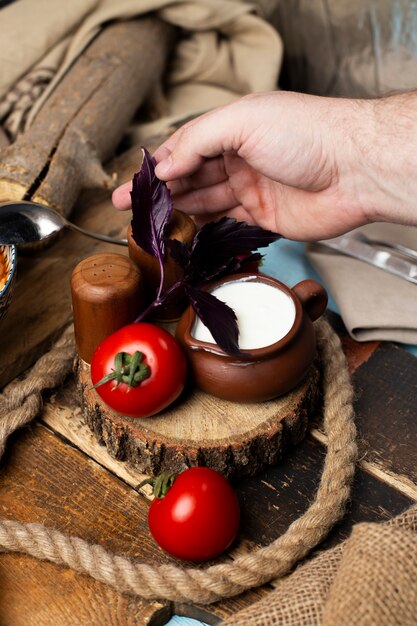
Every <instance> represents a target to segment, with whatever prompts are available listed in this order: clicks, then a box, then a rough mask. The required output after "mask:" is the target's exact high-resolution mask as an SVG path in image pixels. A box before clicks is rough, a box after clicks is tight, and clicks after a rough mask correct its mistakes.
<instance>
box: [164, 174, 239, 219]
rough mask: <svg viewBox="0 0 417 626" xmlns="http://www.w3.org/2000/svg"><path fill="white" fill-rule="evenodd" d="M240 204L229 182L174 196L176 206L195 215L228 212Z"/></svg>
mask: <svg viewBox="0 0 417 626" xmlns="http://www.w3.org/2000/svg"><path fill="white" fill-rule="evenodd" d="M238 204H239V202H238V201H237V199H236V196H235V194H234V193H233V191H232V189H231V187H230V185H229V183H228V181H224V182H221V183H219V184H218V185H211V186H210V187H203V188H201V189H194V190H190V191H188V192H186V193H184V194H180V195H175V196H174V206H175V208H176V209H179V210H180V211H184V212H185V213H191V214H193V215H198V214H209V213H218V212H219V211H228V210H230V209H233V208H234V207H236V206H237V205H238Z"/></svg>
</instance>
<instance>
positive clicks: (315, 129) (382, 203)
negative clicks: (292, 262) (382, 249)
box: [114, 92, 417, 240]
mask: <svg viewBox="0 0 417 626" xmlns="http://www.w3.org/2000/svg"><path fill="white" fill-rule="evenodd" d="M155 158H156V160H157V162H158V166H157V168H156V173H157V175H158V176H159V177H160V178H161V179H162V180H165V181H167V182H168V185H169V186H170V188H171V191H172V193H173V197H174V204H175V207H176V208H178V209H180V210H183V211H185V212H187V213H192V214H194V215H196V216H197V217H198V218H199V220H200V221H206V220H207V219H217V218H218V217H220V216H221V215H224V214H227V215H230V216H232V217H236V218H237V219H244V220H246V221H248V222H250V223H257V224H260V225H261V226H263V227H265V228H268V229H271V230H275V231H277V232H280V233H281V234H282V235H284V236H285V237H287V238H289V239H300V240H314V239H323V238H326V237H333V236H336V235H338V234H341V233H343V232H347V231H348V230H351V229H352V228H355V227H357V226H360V225H363V224H365V223H368V222H372V221H393V222H399V223H408V224H417V211H416V210H415V208H414V196H415V195H416V192H417V179H416V177H415V174H414V172H415V171H416V168H417V93H414V92H413V93H407V94H402V95H396V96H391V97H388V98H381V99H375V100H350V99H342V98H340V99H336V98H322V97H316V96H308V95H304V94H296V93H289V92H272V93H267V94H254V95H250V96H246V97H244V98H242V99H240V100H238V101H236V102H234V103H232V104H229V105H226V106H224V107H220V108H218V109H215V110H213V111H210V112H209V113H206V114H205V115H203V116H201V117H199V118H197V119H195V120H192V121H191V122H189V123H188V124H186V125H185V126H183V127H182V128H180V129H179V130H178V131H177V132H176V133H174V134H173V135H172V136H171V137H170V138H169V139H168V140H167V141H166V142H165V143H164V144H163V145H162V146H160V147H159V148H158V150H157V151H156V153H155ZM125 193H126V189H123V188H119V189H118V190H117V191H116V192H115V194H114V202H115V205H116V206H119V207H122V206H124V205H126V203H127V202H126V198H127V197H126V196H123V194H125Z"/></svg>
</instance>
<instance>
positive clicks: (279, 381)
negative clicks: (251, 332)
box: [176, 273, 327, 402]
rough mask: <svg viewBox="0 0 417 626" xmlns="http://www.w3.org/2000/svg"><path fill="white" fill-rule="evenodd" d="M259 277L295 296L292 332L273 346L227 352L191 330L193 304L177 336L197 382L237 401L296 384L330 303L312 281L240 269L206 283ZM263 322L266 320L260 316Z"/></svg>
mask: <svg viewBox="0 0 417 626" xmlns="http://www.w3.org/2000/svg"><path fill="white" fill-rule="evenodd" d="M237 280H242V281H243V282H247V281H260V282H263V283H265V284H267V285H271V286H272V287H275V288H276V289H281V290H282V291H283V292H285V293H286V294H287V295H288V296H289V297H290V298H291V300H292V301H293V303H294V307H295V319H294V323H293V325H292V327H291V329H290V331H289V332H288V333H287V334H286V335H285V336H284V337H283V338H282V339H280V340H279V341H277V342H275V343H272V344H271V345H269V346H266V347H262V348H256V349H251V350H242V353H241V355H239V356H231V355H228V354H226V353H225V352H224V351H223V350H222V349H221V348H219V346H218V345H217V344H215V343H208V342H205V341H199V340H198V339H196V338H195V337H193V336H192V335H191V331H192V329H193V325H194V322H195V320H196V315H195V313H194V311H193V309H192V308H191V306H189V307H188V308H187V309H186V310H185V312H184V313H183V315H182V316H181V318H180V320H179V322H178V326H177V331H176V338H177V340H178V341H179V343H180V344H181V345H182V347H183V349H184V350H185V353H186V355H187V358H188V362H189V371H190V372H191V374H192V376H193V378H194V382H195V384H196V385H197V387H199V388H200V389H202V390H203V391H206V392H207V393H209V394H211V395H213V396H216V397H218V398H223V399H225V400H231V401H234V402H262V401H265V400H271V399H273V398H276V397H278V396H280V395H282V394H284V393H287V392H288V391H290V390H291V389H294V388H295V387H296V386H297V385H298V384H299V383H300V382H301V381H302V380H303V379H304V378H305V376H306V374H307V372H308V370H309V368H310V366H311V365H312V363H313V360H314V357H315V354H316V339H315V333H314V326H313V321H314V320H316V319H317V318H319V317H320V315H321V314H322V313H323V312H324V311H325V309H326V306H327V293H326V291H325V289H324V288H323V287H322V286H321V285H320V284H319V283H317V282H316V281H314V280H304V281H302V282H300V283H298V284H297V285H295V287H293V288H292V289H290V288H289V287H287V286H286V285H284V284H283V283H281V282H280V281H278V280H275V279H274V278H270V277H267V276H263V275H262V274H247V273H246V274H236V275H234V276H229V277H226V278H223V279H221V280H218V281H214V282H212V283H211V284H210V285H207V286H206V289H208V290H209V291H213V290H214V289H216V288H217V287H219V286H221V285H223V284H225V283H226V282H231V281H237ZM259 323H260V324H262V320H259Z"/></svg>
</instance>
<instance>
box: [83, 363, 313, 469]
mask: <svg viewBox="0 0 417 626" xmlns="http://www.w3.org/2000/svg"><path fill="white" fill-rule="evenodd" d="M76 377H77V380H78V389H79V394H80V401H81V408H82V411H83V413H84V416H85V418H86V423H87V424H88V426H89V427H90V428H91V430H92V431H93V432H94V434H95V436H96V438H97V440H98V441H99V443H102V444H103V445H105V446H106V448H107V450H108V452H109V453H110V454H111V456H113V457H115V458H116V459H119V460H123V461H126V462H127V463H128V464H129V465H131V466H133V467H134V468H136V469H138V470H140V471H141V472H144V473H145V474H150V475H157V474H159V473H160V472H162V471H165V470H168V471H176V472H181V471H183V470H184V469H186V468H187V467H191V466H195V465H207V466H208V467H211V468H212V469H215V470H217V471H218V472H221V473H222V474H224V475H225V476H227V477H231V476H235V475H240V476H243V475H247V474H249V475H252V474H256V473H258V472H259V471H260V470H261V469H263V468H264V467H265V466H267V465H271V464H274V463H277V462H278V461H279V460H280V459H281V458H282V456H283V455H284V454H285V453H286V451H287V450H288V449H289V448H290V447H291V446H293V445H295V444H297V443H298V442H299V441H301V439H302V438H303V437H304V435H305V432H306V430H307V426H308V417H309V415H310V414H312V413H313V412H314V411H315V410H317V409H318V403H319V398H320V388H319V370H318V367H316V366H314V367H312V368H311V370H310V373H309V375H308V376H307V378H306V380H305V381H303V383H301V384H300V385H299V386H298V387H297V388H296V389H295V390H294V391H292V392H290V393H288V394H285V395H284V396H281V397H280V398H276V399H275V400H271V401H269V402H263V403H237V402H228V401H226V400H221V399H219V398H215V397H213V396H211V395H209V394H206V393H204V392H203V391H199V390H197V389H188V390H187V391H185V392H184V393H183V394H182V396H181V397H180V398H179V399H178V400H177V402H175V403H174V404H173V405H171V406H169V407H168V408H167V409H165V410H164V411H163V412H162V413H159V414H158V415H155V416H154V417H152V418H149V419H143V420H142V419H132V418H128V417H125V416H123V415H122V414H120V413H117V412H116V411H113V410H112V409H111V408H110V407H108V406H107V405H106V404H105V403H104V402H103V401H102V400H101V398H100V397H99V395H98V393H97V391H96V390H95V389H92V387H91V375H90V368H89V366H88V365H87V364H86V363H84V362H83V361H82V360H78V366H77V371H76Z"/></svg>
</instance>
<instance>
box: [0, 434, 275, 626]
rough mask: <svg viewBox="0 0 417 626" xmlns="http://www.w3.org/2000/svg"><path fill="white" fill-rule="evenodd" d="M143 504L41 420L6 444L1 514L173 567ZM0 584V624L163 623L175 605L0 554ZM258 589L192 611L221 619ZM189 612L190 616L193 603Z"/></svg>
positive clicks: (96, 625)
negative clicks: (154, 535) (150, 528)
mask: <svg viewBox="0 0 417 626" xmlns="http://www.w3.org/2000/svg"><path fill="white" fill-rule="evenodd" d="M148 506H149V505H148V502H147V500H146V499H145V498H143V497H142V496H140V495H139V494H138V493H137V492H136V491H135V490H133V489H131V488H130V487H129V486H128V485H126V484H125V483H124V482H123V481H122V480H120V479H118V478H116V477H115V476H114V475H112V473H111V472H109V471H107V470H106V469H105V468H103V467H101V466H100V465H99V464H98V463H96V462H94V461H92V459H90V458H89V457H88V456H86V455H84V454H83V453H81V452H80V451H78V450H76V449H75V448H74V447H73V446H71V445H69V444H68V443H66V442H64V441H63V440H62V439H61V438H59V437H57V436H56V435H55V434H54V433H52V432H50V431H48V430H47V429H46V428H45V427H43V426H42V425H36V424H35V425H34V426H32V427H29V428H26V429H24V430H23V431H20V432H19V433H16V434H15V435H14V436H13V437H12V438H11V440H10V441H9V451H8V453H6V456H5V458H4V463H3V467H2V469H1V488H0V512H1V516H2V518H3V519H16V520H19V521H21V522H38V523H42V524H45V525H47V526H50V527H52V528H56V529H58V530H60V531H62V532H65V533H68V534H71V535H76V536H79V537H82V538H83V539H85V540H87V541H91V542H94V543H99V544H100V545H103V546H104V547H106V548H107V549H108V550H111V551H114V552H117V553H121V554H124V555H129V556H130V557H132V558H141V559H143V560H145V561H146V562H148V563H152V564H157V563H176V564H180V562H179V561H177V560H175V559H173V558H171V557H170V556H168V555H166V554H165V553H163V552H162V551H161V550H160V548H159V547H158V546H157V545H156V544H155V542H154V541H153V539H152V537H151V535H150V534H149V531H148V528H147V511H148ZM223 558H225V559H228V558H229V557H228V556H227V555H226V556H225V557H223ZM220 560H221V559H218V560H217V561H220ZM183 565H188V564H183ZM193 566H194V567H198V566H197V565H195V564H194V565H193ZM201 567H206V565H201ZM0 588H1V589H2V602H0V623H1V625H2V626H20V625H23V624H24V625H25V626H40V625H42V626H56V625H58V626H70V625H71V626H73V625H75V624H76V625H78V624H88V625H89V626H90V624H91V626H103V624H114V625H115V626H119V625H121V624H123V625H125V624H126V625H130V624H132V625H133V624H135V625H137V626H141V625H144V624H148V622H149V620H150V619H151V617H152V621H151V623H152V624H157V623H164V622H165V621H166V620H167V619H168V618H169V616H170V615H171V614H172V612H173V611H174V610H175V607H174V606H173V605H170V604H169V603H165V602H162V603H161V602H153V601H145V600H141V599H140V598H133V597H130V596H127V595H122V594H119V593H117V592H115V591H114V590H112V589H111V588H110V587H107V586H106V585H103V584H102V583H99V582H97V581H95V580H93V579H91V578H89V577H86V576H82V575H81V574H77V573H75V572H72V571H70V570H67V569H65V568H61V567H58V566H56V565H53V564H50V563H47V562H40V561H36V560H35V559H32V558H30V557H26V556H23V555H19V554H6V555H4V554H3V555H2V556H1V559H0ZM264 593H265V591H263V590H262V589H260V590H258V591H253V592H252V591H251V592H248V593H246V594H243V595H242V596H240V597H239V598H232V599H230V600H228V601H225V602H224V603H222V604H221V606H218V607H216V608H213V609H212V608H211V607H209V608H207V607H205V609H203V607H200V608H198V612H199V613H200V614H202V612H203V611H204V612H205V614H206V615H207V616H210V615H211V616H212V617H213V616H216V615H218V616H221V617H227V616H229V615H231V614H233V613H234V612H236V611H237V610H239V609H241V608H243V607H245V606H247V605H248V604H250V603H252V602H254V601H256V600H257V599H259V598H260V597H261V596H262V595H263V594H264ZM4 598H7V602H5V601H4ZM182 610H183V612H184V611H185V607H183V609H182ZM193 611H194V615H195V614H196V611H197V608H196V607H193ZM189 614H190V615H191V608H190V611H189ZM212 623H214V621H213V622H212Z"/></svg>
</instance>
